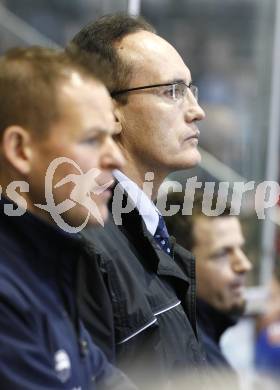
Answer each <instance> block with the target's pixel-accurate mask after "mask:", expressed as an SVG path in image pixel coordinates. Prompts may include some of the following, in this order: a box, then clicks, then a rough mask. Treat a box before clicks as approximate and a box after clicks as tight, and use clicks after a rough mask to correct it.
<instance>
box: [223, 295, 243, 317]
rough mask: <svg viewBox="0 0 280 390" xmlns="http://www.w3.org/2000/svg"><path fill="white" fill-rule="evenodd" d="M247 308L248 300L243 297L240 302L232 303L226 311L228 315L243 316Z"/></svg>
mask: <svg viewBox="0 0 280 390" xmlns="http://www.w3.org/2000/svg"><path fill="white" fill-rule="evenodd" d="M245 309H246V301H245V299H242V300H241V301H240V302H236V303H234V304H232V306H231V307H230V308H229V309H228V310H227V311H226V312H227V314H228V315H230V316H232V317H237V318H238V317H242V316H243V314H244V312H245Z"/></svg>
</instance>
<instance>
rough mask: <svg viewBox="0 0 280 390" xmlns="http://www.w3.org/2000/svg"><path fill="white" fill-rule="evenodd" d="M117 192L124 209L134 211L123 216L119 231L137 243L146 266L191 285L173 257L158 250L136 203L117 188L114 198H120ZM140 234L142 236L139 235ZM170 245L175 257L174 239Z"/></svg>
mask: <svg viewBox="0 0 280 390" xmlns="http://www.w3.org/2000/svg"><path fill="white" fill-rule="evenodd" d="M117 191H122V194H123V198H122V202H123V207H125V206H126V205H129V209H132V211H130V212H129V213H123V214H122V224H121V225H119V229H120V230H121V231H122V232H123V233H124V234H125V235H126V236H128V238H129V240H130V241H132V242H134V243H135V245H136V247H137V248H138V249H139V250H141V252H142V253H143V258H144V259H146V260H147V264H146V266H147V267H148V268H152V269H153V271H154V272H156V273H157V274H158V275H164V276H172V277H175V278H179V279H181V280H183V281H184V282H186V283H187V284H189V283H190V279H189V275H187V274H186V273H185V272H183V271H182V270H181V268H180V267H179V266H178V265H177V264H176V262H175V261H174V259H173V258H172V257H171V256H169V255H167V254H166V253H165V252H164V251H162V250H161V249H160V248H158V245H157V243H156V241H155V240H154V238H153V235H152V234H151V233H150V232H149V230H148V229H147V226H146V224H145V222H144V220H143V218H142V217H141V215H140V213H139V210H138V209H137V208H136V207H135V204H134V202H133V201H132V199H131V198H130V196H129V195H128V194H127V192H126V191H125V190H122V189H120V187H118V186H116V187H115V189H114V196H118V195H117ZM122 194H121V195H122ZM110 209H111V210H112V202H111V204H110ZM113 218H114V216H113ZM139 232H140V233H141V234H139ZM170 243H171V252H172V253H173V255H174V252H176V245H175V238H174V237H171V238H170ZM148 262H149V263H148Z"/></svg>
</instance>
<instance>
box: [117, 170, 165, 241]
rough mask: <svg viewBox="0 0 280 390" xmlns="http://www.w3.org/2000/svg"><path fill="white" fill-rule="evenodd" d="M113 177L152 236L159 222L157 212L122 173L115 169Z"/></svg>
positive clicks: (135, 185) (136, 186)
mask: <svg viewBox="0 0 280 390" xmlns="http://www.w3.org/2000/svg"><path fill="white" fill-rule="evenodd" d="M114 176H115V178H116V179H117V180H118V182H119V183H120V185H121V186H122V187H123V189H125V191H126V192H127V194H128V196H129V198H130V199H131V201H132V202H133V203H134V205H135V207H136V208H137V210H138V211H139V214H140V215H141V217H142V218H143V220H144V222H145V225H146V227H147V229H148V231H149V232H150V233H151V234H152V235H153V236H154V235H155V232H156V230H157V226H158V221H159V213H160V212H159V210H158V209H157V208H156V206H155V205H154V203H153V202H152V200H151V199H150V198H149V197H148V196H147V195H146V194H145V192H144V191H143V190H141V188H140V187H139V186H138V185H137V184H136V183H134V181H132V180H131V179H129V178H128V177H127V176H126V175H125V174H124V173H122V172H121V171H119V170H117V169H115V170H114Z"/></svg>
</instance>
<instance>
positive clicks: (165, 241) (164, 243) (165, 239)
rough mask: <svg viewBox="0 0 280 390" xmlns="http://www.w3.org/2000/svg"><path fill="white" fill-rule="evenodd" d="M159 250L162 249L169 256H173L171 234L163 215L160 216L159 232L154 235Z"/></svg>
mask: <svg viewBox="0 0 280 390" xmlns="http://www.w3.org/2000/svg"><path fill="white" fill-rule="evenodd" d="M154 239H155V240H156V242H157V244H158V246H159V248H161V249H162V250H163V251H164V252H165V253H167V254H168V255H170V254H171V248H170V243H169V234H168V231H167V228H166V225H165V222H164V219H163V216H162V215H159V221H158V226H157V230H156V232H155V235H154Z"/></svg>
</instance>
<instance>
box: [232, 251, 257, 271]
mask: <svg viewBox="0 0 280 390" xmlns="http://www.w3.org/2000/svg"><path fill="white" fill-rule="evenodd" d="M232 268H233V270H234V272H237V273H247V272H249V271H251V269H252V263H251V262H250V260H249V259H248V257H247V256H246V255H245V253H244V252H243V251H242V250H241V249H236V250H235V252H234V254H233V259H232Z"/></svg>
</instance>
